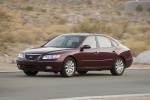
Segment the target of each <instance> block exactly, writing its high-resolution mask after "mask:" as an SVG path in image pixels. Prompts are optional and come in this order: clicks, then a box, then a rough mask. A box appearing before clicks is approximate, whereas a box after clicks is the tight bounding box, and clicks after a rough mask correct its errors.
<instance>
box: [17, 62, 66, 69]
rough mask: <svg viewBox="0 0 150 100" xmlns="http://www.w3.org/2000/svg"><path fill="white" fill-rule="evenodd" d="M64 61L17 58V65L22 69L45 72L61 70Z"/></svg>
mask: <svg viewBox="0 0 150 100" xmlns="http://www.w3.org/2000/svg"><path fill="white" fill-rule="evenodd" d="M62 65H63V62H62V61H57V60H54V61H39V60H35V61H31V60H23V59H17V66H18V68H19V69H21V70H27V71H45V72H59V71H61V69H62Z"/></svg>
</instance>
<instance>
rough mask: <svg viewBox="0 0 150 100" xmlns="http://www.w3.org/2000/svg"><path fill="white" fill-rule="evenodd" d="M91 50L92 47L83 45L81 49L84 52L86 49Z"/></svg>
mask: <svg viewBox="0 0 150 100" xmlns="http://www.w3.org/2000/svg"><path fill="white" fill-rule="evenodd" d="M90 48H91V46H90V45H83V46H82V47H81V51H83V50H84V49H90Z"/></svg>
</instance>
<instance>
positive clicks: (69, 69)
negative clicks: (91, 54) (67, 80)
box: [60, 57, 76, 77]
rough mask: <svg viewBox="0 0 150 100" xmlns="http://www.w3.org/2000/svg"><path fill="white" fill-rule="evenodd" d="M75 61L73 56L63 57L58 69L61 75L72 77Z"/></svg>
mask: <svg viewBox="0 0 150 100" xmlns="http://www.w3.org/2000/svg"><path fill="white" fill-rule="evenodd" d="M75 70H76V62H75V60H74V59H73V58H71V57H68V58H67V59H65V61H64V64H63V67H62V70H61V71H60V74H61V76H63V77H72V76H73V75H74V74H75Z"/></svg>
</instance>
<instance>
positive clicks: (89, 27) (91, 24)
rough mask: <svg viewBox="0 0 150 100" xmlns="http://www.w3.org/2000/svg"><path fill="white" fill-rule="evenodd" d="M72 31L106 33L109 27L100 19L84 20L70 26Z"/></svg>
mask: <svg viewBox="0 0 150 100" xmlns="http://www.w3.org/2000/svg"><path fill="white" fill-rule="evenodd" d="M72 31H73V32H82V33H107V32H108V31H110V27H109V26H107V22H105V21H100V20H85V21H83V22H80V23H78V24H76V25H75V26H73V27H72Z"/></svg>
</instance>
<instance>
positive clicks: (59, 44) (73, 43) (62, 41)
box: [44, 35, 84, 48]
mask: <svg viewBox="0 0 150 100" xmlns="http://www.w3.org/2000/svg"><path fill="white" fill-rule="evenodd" d="M83 38H84V37H83V36H72V35H60V36H58V37H56V38H54V39H52V40H51V41H49V42H48V43H47V44H45V45H44V47H56V48H76V47H78V46H79V44H80V43H81V41H82V40H83Z"/></svg>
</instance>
